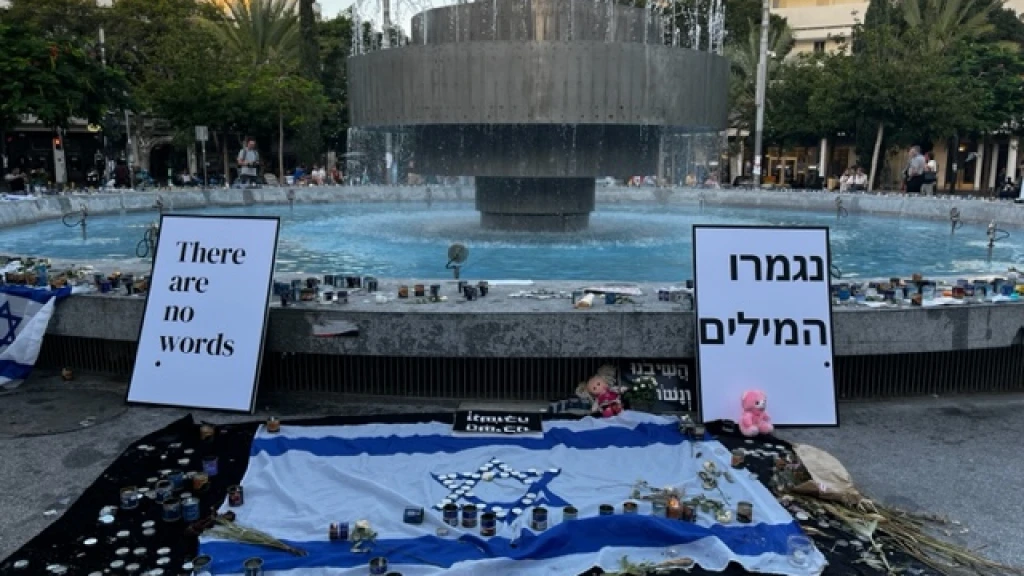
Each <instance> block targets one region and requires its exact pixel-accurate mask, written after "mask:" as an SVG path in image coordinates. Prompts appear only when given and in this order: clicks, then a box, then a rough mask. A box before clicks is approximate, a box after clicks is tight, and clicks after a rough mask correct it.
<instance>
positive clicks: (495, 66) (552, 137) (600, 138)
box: [349, 0, 729, 231]
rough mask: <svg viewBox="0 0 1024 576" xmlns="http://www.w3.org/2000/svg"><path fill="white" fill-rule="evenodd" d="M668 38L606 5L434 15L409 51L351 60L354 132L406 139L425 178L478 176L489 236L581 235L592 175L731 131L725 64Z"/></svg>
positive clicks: (422, 22) (508, 0)
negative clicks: (680, 138)
mask: <svg viewBox="0 0 1024 576" xmlns="http://www.w3.org/2000/svg"><path fill="white" fill-rule="evenodd" d="M665 39H666V34H665V31H664V26H663V19H662V18H660V17H659V16H658V15H657V14H656V13H654V12H652V11H651V10H647V9H643V8H634V7H630V6H620V5H616V4H613V3H611V2H609V3H597V2H586V1H584V2H579V1H573V0H495V1H493V2H492V1H488V2H474V3H468V4H458V5H454V6H445V7H442V8H435V9H432V10H427V11H424V12H421V13H419V14H417V15H416V16H414V17H413V19H412V40H411V42H410V43H409V45H407V46H403V47H400V48H394V49H388V50H379V51H376V52H370V53H366V54H361V55H356V56H354V57H352V58H351V59H350V62H349V89H350V103H349V106H350V110H351V125H352V126H353V127H356V128H361V129H369V130H382V131H392V132H393V131H402V132H404V133H406V134H410V135H411V136H412V138H411V140H412V142H413V147H414V156H415V159H416V165H417V170H418V171H421V172H424V173H429V174H437V175H443V176H475V177H476V186H477V194H476V207H477V210H479V211H480V214H481V216H480V222H481V224H482V226H483V227H485V228H496V229H506V230H546V231H552V230H554V231H573V230H579V229H583V228H586V227H587V225H588V222H589V215H590V212H592V211H593V210H594V187H595V186H594V180H595V178H598V177H603V176H607V175H610V174H615V175H620V176H628V175H634V174H654V173H656V172H658V161H659V158H660V157H661V156H660V155H661V154H662V153H663V148H664V147H665V140H666V137H667V136H669V135H671V134H680V133H695V132H715V131H721V130H723V129H724V128H725V126H726V119H727V114H728V98H727V93H728V73H729V66H728V62H727V61H726V59H725V58H723V57H722V56H720V55H718V54H716V53H713V52H705V51H701V50H694V49H689V48H683V47H679V46H670V45H666V43H665Z"/></svg>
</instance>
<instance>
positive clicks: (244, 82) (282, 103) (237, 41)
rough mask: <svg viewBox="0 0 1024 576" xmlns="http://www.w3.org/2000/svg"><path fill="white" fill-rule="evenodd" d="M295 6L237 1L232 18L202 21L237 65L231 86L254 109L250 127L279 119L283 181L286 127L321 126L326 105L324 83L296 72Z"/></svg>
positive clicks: (281, 1)
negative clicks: (304, 123) (271, 119)
mask: <svg viewBox="0 0 1024 576" xmlns="http://www.w3.org/2000/svg"><path fill="white" fill-rule="evenodd" d="M295 6H296V4H295V0H234V1H233V3H231V4H230V5H229V14H228V15H227V16H222V17H220V18H206V19H202V20H200V22H201V25H202V26H203V27H204V28H206V29H207V30H208V31H209V32H210V34H211V35H212V36H213V37H214V38H216V39H217V41H218V42H219V43H220V45H221V46H222V47H223V48H224V49H225V51H226V52H227V54H226V56H227V57H229V58H231V59H232V60H233V61H234V62H236V63H237V69H236V78H235V79H234V80H232V81H231V82H230V83H229V86H230V87H231V89H232V90H236V91H238V98H239V101H242V102H245V103H246V105H247V108H248V109H249V112H250V114H251V115H250V117H249V118H248V122H247V126H248V127H249V128H254V129H257V130H259V129H260V128H264V129H265V128H266V119H267V118H276V120H277V134H278V143H279V146H280V147H279V149H278V170H279V175H280V176H281V177H283V176H284V150H283V143H284V137H285V128H286V127H290V128H294V127H295V126H297V125H301V124H302V123H303V122H313V121H315V122H319V121H320V118H321V117H322V114H323V113H324V108H325V107H326V100H325V99H324V98H323V92H322V88H321V86H320V84H319V83H318V82H316V81H315V80H311V79H310V78H308V75H302V74H301V73H297V72H296V71H298V70H300V68H301V58H302V41H301V38H300V25H299V24H300V23H299V18H297V17H296V15H295ZM314 119H315V120H314ZM300 120H301V121H300ZM296 122H298V124H296Z"/></svg>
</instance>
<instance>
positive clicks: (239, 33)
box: [202, 0, 302, 66]
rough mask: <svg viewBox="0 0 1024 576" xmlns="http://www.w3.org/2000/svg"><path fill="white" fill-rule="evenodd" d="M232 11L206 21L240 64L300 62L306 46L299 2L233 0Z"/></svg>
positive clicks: (258, 64) (206, 24)
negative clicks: (297, 5)
mask: <svg viewBox="0 0 1024 576" xmlns="http://www.w3.org/2000/svg"><path fill="white" fill-rule="evenodd" d="M228 12H229V13H228V15H225V16H221V17H219V18H206V19H204V20H203V21H202V22H203V25H204V26H206V28H207V29H208V30H209V31H210V32H211V33H212V34H214V36H215V37H216V38H217V39H218V40H220V42H221V43H222V44H223V45H224V47H225V49H227V50H229V51H230V52H231V53H232V54H233V55H234V56H235V57H236V58H237V59H238V61H239V62H241V63H242V64H244V65H247V66H263V65H267V64H280V63H288V64H290V65H293V66H295V65H297V64H298V63H299V61H300V57H301V51H302V46H301V41H300V36H299V34H300V30H299V19H298V18H297V17H296V16H295V0H233V2H231V3H230V4H229V5H228Z"/></svg>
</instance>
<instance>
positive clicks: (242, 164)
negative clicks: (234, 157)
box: [238, 138, 260, 186]
mask: <svg viewBox="0 0 1024 576" xmlns="http://www.w3.org/2000/svg"><path fill="white" fill-rule="evenodd" d="M259 171H260V153H259V152H257V151H256V141H255V140H253V139H252V138H249V139H248V140H247V141H246V144H245V148H242V150H241V151H240V152H239V153H238V181H239V183H241V184H242V185H243V186H245V185H254V184H256V183H257V182H258V181H259Z"/></svg>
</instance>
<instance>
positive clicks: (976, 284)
mask: <svg viewBox="0 0 1024 576" xmlns="http://www.w3.org/2000/svg"><path fill="white" fill-rule="evenodd" d="M832 293H833V296H834V297H835V298H836V300H838V301H839V302H840V303H846V302H849V301H851V300H853V301H856V302H870V301H878V300H884V301H892V302H901V301H904V300H910V302H911V304H914V305H921V304H922V302H927V301H930V300H934V299H935V298H936V297H938V296H943V297H947V298H954V299H957V300H974V301H978V302H981V301H984V300H986V299H987V298H990V297H993V296H1004V297H1007V298H1011V299H1016V298H1018V297H1019V296H1020V295H1021V294H1024V284H1018V283H1017V281H1016V278H1010V279H1006V278H995V279H993V280H991V281H989V280H974V281H971V280H968V279H966V278H961V279H958V280H957V281H956V283H955V284H953V285H948V284H945V283H940V282H935V281H931V280H924V279H922V278H921V275H920V274H914V277H913V278H912V279H911V280H910V281H903V280H902V279H901V278H890V279H889V282H868V283H867V284H858V283H839V284H835V285H833V286H832Z"/></svg>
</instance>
